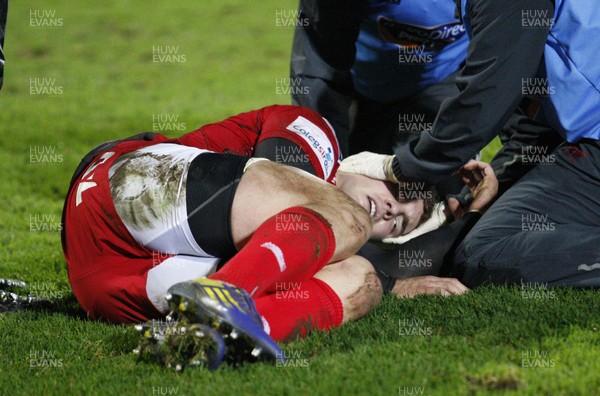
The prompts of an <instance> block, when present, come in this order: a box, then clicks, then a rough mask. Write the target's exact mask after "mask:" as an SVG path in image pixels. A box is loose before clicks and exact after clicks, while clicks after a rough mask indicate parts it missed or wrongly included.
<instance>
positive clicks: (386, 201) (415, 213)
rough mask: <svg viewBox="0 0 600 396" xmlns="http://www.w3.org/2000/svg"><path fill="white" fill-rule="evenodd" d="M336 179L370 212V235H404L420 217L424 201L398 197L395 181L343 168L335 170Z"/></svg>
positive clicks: (373, 236) (416, 223)
mask: <svg viewBox="0 0 600 396" xmlns="http://www.w3.org/2000/svg"><path fill="white" fill-rule="evenodd" d="M336 183H337V186H338V187H339V188H340V189H341V190H342V191H343V192H344V193H346V194H347V195H348V196H349V197H350V198H352V199H354V200H355V201H356V202H358V203H359V205H360V206H362V207H363V208H365V209H366V211H367V212H368V213H369V215H370V216H371V221H372V222H373V233H372V235H371V238H372V239H384V238H390V237H397V236H400V235H406V234H408V233H409V232H411V231H412V230H414V229H415V227H416V226H417V225H418V224H419V221H420V220H421V216H422V215H423V209H424V205H423V201H422V200H414V201H404V200H398V199H397V198H396V197H398V189H397V185H396V184H394V183H390V182H385V181H381V180H375V179H371V178H369V177H366V176H362V175H356V174H353V173H346V172H338V173H337V174H336Z"/></svg>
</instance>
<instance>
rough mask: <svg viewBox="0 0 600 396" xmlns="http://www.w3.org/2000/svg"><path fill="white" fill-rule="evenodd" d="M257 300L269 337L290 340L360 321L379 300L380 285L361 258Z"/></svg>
mask: <svg viewBox="0 0 600 396" xmlns="http://www.w3.org/2000/svg"><path fill="white" fill-rule="evenodd" d="M275 289H276V290H274V291H272V292H270V293H268V294H266V295H265V296H263V297H261V298H259V299H257V300H256V306H257V308H258V311H259V312H260V314H261V315H262V316H263V319H264V320H265V322H266V326H267V328H268V329H269V334H270V335H271V337H273V339H275V340H276V341H290V340H292V339H294V338H296V337H302V336H305V335H306V334H307V333H308V332H309V331H312V330H319V331H322V330H329V329H331V328H334V327H338V326H339V325H341V324H342V323H346V322H349V321H352V320H356V319H359V318H361V317H362V316H364V315H366V314H367V313H369V312H370V311H371V310H372V309H373V308H374V307H375V306H376V305H377V304H378V303H379V302H380V301H381V295H382V288H381V283H380V282H379V280H378V278H377V275H376V274H375V270H374V268H373V266H372V265H371V263H369V261H367V260H366V259H364V258H362V257H360V256H352V257H349V258H347V259H346V260H343V261H340V262H337V263H333V264H330V265H328V266H326V267H325V268H323V269H322V270H321V271H319V272H318V273H317V274H316V275H315V276H314V277H313V278H311V279H309V280H306V281H294V282H281V283H280V284H278V285H276V286H275Z"/></svg>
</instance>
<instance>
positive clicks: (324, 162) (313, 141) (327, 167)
mask: <svg viewBox="0 0 600 396" xmlns="http://www.w3.org/2000/svg"><path fill="white" fill-rule="evenodd" d="M287 130H289V131H292V132H294V133H295V134H297V135H300V136H301V137H302V138H303V139H304V140H305V141H306V142H307V143H308V144H309V145H310V147H312V149H313V151H314V152H315V154H317V158H318V159H319V162H320V163H321V167H322V168H323V174H324V179H325V180H327V179H329V176H331V171H332V170H333V164H334V162H333V161H334V158H333V146H332V145H331V141H330V140H329V139H328V138H327V135H326V134H325V132H323V130H322V129H321V128H319V127H318V126H317V125H315V124H314V123H312V122H311V121H310V120H308V119H306V118H304V117H302V116H299V117H298V118H296V119H295V120H294V122H292V123H291V124H290V125H288V126H287Z"/></svg>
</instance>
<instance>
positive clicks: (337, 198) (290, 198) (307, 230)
mask: <svg viewBox="0 0 600 396" xmlns="http://www.w3.org/2000/svg"><path fill="white" fill-rule="evenodd" d="M231 224H232V235H233V240H234V242H235V243H236V246H238V247H242V246H243V248H241V250H240V251H239V252H238V253H237V254H236V255H235V257H233V258H232V259H231V260H230V261H229V262H228V263H227V264H226V265H225V266H224V267H223V268H221V269H220V270H219V271H218V273H217V274H215V275H213V276H212V277H211V278H213V279H217V280H221V281H225V282H228V283H232V284H234V285H236V286H239V287H242V288H243V289H245V290H246V291H248V292H249V293H251V294H252V295H253V296H254V297H259V296H261V295H262V294H264V293H265V292H266V291H267V290H268V289H270V288H271V287H272V286H273V285H274V284H275V283H277V282H284V281H288V280H294V281H300V280H307V279H310V278H311V277H312V276H313V275H314V274H315V273H316V272H318V271H319V270H320V269H321V268H322V267H323V266H325V265H326V264H328V263H331V262H336V261H340V260H343V259H345V258H348V257H350V256H351V255H353V254H354V253H355V252H356V251H357V250H358V248H359V247H360V246H361V245H362V244H363V243H364V242H365V241H366V240H367V238H368V236H369V234H370V230H371V223H370V219H369V216H368V214H367V213H366V211H365V210H364V209H363V208H362V207H360V206H359V205H358V204H357V203H355V202H354V201H352V200H351V199H350V198H349V197H347V196H346V195H345V194H343V193H342V192H341V191H339V190H337V189H336V188H335V187H333V186H331V185H329V184H327V183H325V182H323V181H321V180H319V179H317V178H315V177H312V176H309V175H307V174H306V173H305V172H300V171H298V170H296V169H293V168H290V167H285V166H282V165H279V164H274V163H271V162H267V161H262V162H258V163H255V164H253V165H252V166H251V167H249V169H248V170H247V172H246V173H245V174H244V176H243V177H242V178H241V181H240V183H239V186H238V189H237V191H236V194H235V197H234V199H233V205H232V209H231Z"/></svg>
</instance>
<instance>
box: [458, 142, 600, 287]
mask: <svg viewBox="0 0 600 396" xmlns="http://www.w3.org/2000/svg"><path fill="white" fill-rule="evenodd" d="M548 160H549V161H550V163H546V164H540V165H537V166H536V167H535V168H534V169H533V170H531V171H530V172H529V173H528V174H527V175H525V176H524V177H523V178H522V179H521V180H520V181H519V182H518V183H517V184H515V185H514V186H513V187H512V188H510V189H509V190H508V191H507V192H506V193H505V194H504V195H503V196H502V197H500V198H499V199H498V201H497V202H495V203H494V204H493V205H492V207H491V208H490V209H489V210H488V212H487V213H486V214H485V215H484V216H483V217H482V218H481V219H480V220H479V222H478V223H477V224H476V225H475V227H474V228H473V229H472V230H471V231H470V233H469V234H468V235H467V237H466V238H465V240H464V241H463V242H462V244H461V245H460V246H459V248H458V249H457V252H456V254H455V257H454V260H455V262H456V264H457V265H456V271H457V273H456V274H457V275H460V273H461V272H462V280H463V282H464V283H465V284H466V285H467V286H471V287H472V286H476V285H480V284H483V283H489V282H491V283H517V284H518V283H519V282H527V283H543V284H547V285H567V286H578V287H598V286H600V268H599V267H600V265H597V264H598V263H600V232H599V231H600V227H599V226H598V225H599V224H600V202H599V201H598V194H599V193H600V144H599V143H598V142H591V141H585V142H582V143H580V144H577V145H563V146H561V147H559V148H558V149H557V150H555V151H554V152H553V153H552V155H551V156H550V157H549V158H548Z"/></svg>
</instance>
